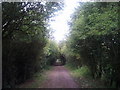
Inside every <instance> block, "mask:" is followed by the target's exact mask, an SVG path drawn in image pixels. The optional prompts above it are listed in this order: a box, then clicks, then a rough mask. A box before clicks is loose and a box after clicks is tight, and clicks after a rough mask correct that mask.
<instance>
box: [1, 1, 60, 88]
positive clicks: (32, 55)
mask: <svg viewBox="0 0 120 90" xmlns="http://www.w3.org/2000/svg"><path fill="white" fill-rule="evenodd" d="M55 4H58V3H56V2H55V3H51V2H49V4H44V3H42V2H3V3H2V12H3V13H2V46H3V48H2V49H3V50H2V51H3V52H2V57H3V58H2V59H3V64H2V66H3V83H2V85H3V88H13V87H15V85H16V84H20V83H23V82H25V81H26V80H27V79H29V78H31V77H32V76H33V75H34V73H36V72H38V71H39V72H42V70H43V69H44V68H45V66H46V54H45V53H44V48H45V46H46V44H47V39H48V37H49V30H48V29H47V24H48V23H47V21H48V20H49V15H50V14H52V13H54V11H57V10H59V9H57V6H56V5H55ZM49 5H50V6H49ZM52 6H53V7H54V10H53V9H52ZM47 7H50V8H49V10H46V9H47ZM55 7H56V8H55ZM49 13H50V14H49ZM50 48H51V47H50ZM52 49H53V48H52Z"/></svg>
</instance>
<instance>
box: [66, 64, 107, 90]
mask: <svg viewBox="0 0 120 90" xmlns="http://www.w3.org/2000/svg"><path fill="white" fill-rule="evenodd" d="M65 67H66V68H67V69H69V70H70V71H71V73H70V74H71V76H72V77H73V78H74V79H75V81H76V82H77V83H78V84H79V87H80V88H106V87H105V86H104V85H103V84H102V82H101V81H100V80H94V79H92V77H91V72H90V70H89V68H88V67H87V66H82V67H81V68H74V67H73V66H71V65H70V64H67V65H65Z"/></svg>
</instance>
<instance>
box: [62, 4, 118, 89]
mask: <svg viewBox="0 0 120 90" xmlns="http://www.w3.org/2000/svg"><path fill="white" fill-rule="evenodd" d="M118 9H119V6H118V3H115V2H112V3H107V2H94V3H92V2H91V3H80V7H79V8H78V9H77V10H76V12H75V13H74V15H73V19H72V22H71V24H70V25H71V31H70V36H69V37H68V40H67V41H66V44H65V45H64V47H65V48H64V47H63V49H64V54H65V56H66V58H67V61H68V62H69V63H71V64H73V65H74V66H77V67H81V66H83V65H87V66H88V67H89V69H90V71H91V73H92V77H93V78H100V79H102V80H103V81H104V82H105V84H106V85H108V86H112V85H113V84H114V83H115V85H116V86H114V87H120V86H119V85H120V78H119V76H120V72H119V71H120V68H119V67H120V60H119V58H120V45H119V44H120V28H119V27H118V22H119V18H118Z"/></svg>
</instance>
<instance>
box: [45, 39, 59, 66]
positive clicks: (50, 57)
mask: <svg viewBox="0 0 120 90" xmlns="http://www.w3.org/2000/svg"><path fill="white" fill-rule="evenodd" d="M44 53H45V55H46V59H47V61H46V62H47V64H48V65H53V64H55V62H56V60H57V59H58V58H59V54H60V53H59V50H58V46H57V43H56V42H54V41H52V40H48V44H47V45H46V47H45V52H44Z"/></svg>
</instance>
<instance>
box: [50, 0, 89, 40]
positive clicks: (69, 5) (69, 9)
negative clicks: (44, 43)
mask: <svg viewBox="0 0 120 90" xmlns="http://www.w3.org/2000/svg"><path fill="white" fill-rule="evenodd" d="M80 1H81V0H64V2H65V6H64V8H63V10H62V11H59V12H58V15H57V16H55V17H53V18H52V19H53V21H50V28H52V29H53V31H54V32H53V37H54V39H55V41H57V42H60V41H62V40H65V39H66V35H67V34H68V33H69V25H68V21H70V16H71V14H72V13H73V12H74V11H75V8H76V7H77V6H78V5H79V3H78V2H80ZM84 1H88V0H84Z"/></svg>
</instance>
